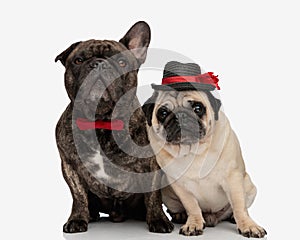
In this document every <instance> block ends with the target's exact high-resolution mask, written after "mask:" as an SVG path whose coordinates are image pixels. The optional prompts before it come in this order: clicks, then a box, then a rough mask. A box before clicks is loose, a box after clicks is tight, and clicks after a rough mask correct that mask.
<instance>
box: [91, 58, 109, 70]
mask: <svg viewBox="0 0 300 240" xmlns="http://www.w3.org/2000/svg"><path fill="white" fill-rule="evenodd" d="M90 67H91V68H100V69H108V68H109V65H108V64H107V62H106V61H105V60H104V59H96V60H94V61H92V62H91V63H90Z"/></svg>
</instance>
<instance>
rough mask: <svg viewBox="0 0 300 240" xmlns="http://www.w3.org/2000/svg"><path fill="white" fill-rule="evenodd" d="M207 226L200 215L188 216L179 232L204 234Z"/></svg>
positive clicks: (188, 234)
mask: <svg viewBox="0 0 300 240" xmlns="http://www.w3.org/2000/svg"><path fill="white" fill-rule="evenodd" d="M204 228H205V223H204V221H203V220H202V219H201V218H199V217H191V216H190V217H188V220H187V222H186V224H184V225H183V226H182V227H181V228H180V231H179V234H183V235H185V236H197V235H202V234H203V229H204Z"/></svg>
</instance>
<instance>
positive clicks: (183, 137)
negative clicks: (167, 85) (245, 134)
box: [144, 91, 214, 145]
mask: <svg viewBox="0 0 300 240" xmlns="http://www.w3.org/2000/svg"><path fill="white" fill-rule="evenodd" d="M154 97H155V98H156V100H155V105H154V106H153V110H152V114H151V121H150V119H149V120H148V125H150V126H151V125H152V127H153V131H154V132H155V134H156V135H157V136H158V137H159V138H160V139H162V140H165V141H166V143H167V144H172V145H192V144H195V143H198V142H199V141H200V140H202V139H204V138H205V137H206V135H207V133H208V132H209V130H210V127H211V125H212V121H213V120H214V119H213V116H214V115H213V110H212V108H211V105H210V102H209V100H208V97H207V95H206V94H205V93H203V92H200V91H183V92H177V91H159V92H156V93H155V94H154ZM148 107H150V105H148ZM144 110H147V109H146V107H145V108H144ZM148 110H149V109H148ZM150 111H151V110H150ZM148 114H149V111H148V113H147V112H146V115H147V117H149V115H148Z"/></svg>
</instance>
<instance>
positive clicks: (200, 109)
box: [192, 102, 206, 115]
mask: <svg viewBox="0 0 300 240" xmlns="http://www.w3.org/2000/svg"><path fill="white" fill-rule="evenodd" d="M192 108H193V110H194V112H195V113H196V114H197V115H203V114H204V113H205V111H206V109H205V107H204V105H203V104H202V103H200V102H194V103H193V104H192Z"/></svg>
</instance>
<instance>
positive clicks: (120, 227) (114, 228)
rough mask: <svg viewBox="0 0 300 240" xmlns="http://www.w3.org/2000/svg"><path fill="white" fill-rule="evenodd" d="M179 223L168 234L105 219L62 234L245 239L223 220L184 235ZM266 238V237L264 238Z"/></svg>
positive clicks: (71, 238)
mask: <svg viewBox="0 0 300 240" xmlns="http://www.w3.org/2000/svg"><path fill="white" fill-rule="evenodd" d="M179 228H180V224H175V229H174V231H173V232H172V233H170V234H157V233H150V232H148V229H147V226H146V223H145V222H138V221H126V222H123V223H111V222H109V221H107V220H105V219H104V220H101V221H100V222H97V223H91V224H89V230H88V232H86V233H77V234H64V238H65V239H66V240H81V239H89V240H99V239H109V240H112V239H122V240H127V239H130V240H135V239H136V240H143V239H147V240H155V239H164V240H169V239H172V240H176V239H186V240H187V239H195V238H201V239H202V240H208V239H209V240H218V239H220V240H221V239H222V240H224V239H228V240H237V239H241V240H246V239H247V238H244V237H243V236H241V235H239V234H238V232H237V230H236V228H235V225H234V224H231V223H228V222H223V223H221V224H218V225H217V226H216V227H214V228H205V230H204V233H203V235H201V236H193V237H186V236H183V235H179ZM265 239H266V238H265Z"/></svg>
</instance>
